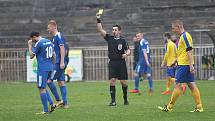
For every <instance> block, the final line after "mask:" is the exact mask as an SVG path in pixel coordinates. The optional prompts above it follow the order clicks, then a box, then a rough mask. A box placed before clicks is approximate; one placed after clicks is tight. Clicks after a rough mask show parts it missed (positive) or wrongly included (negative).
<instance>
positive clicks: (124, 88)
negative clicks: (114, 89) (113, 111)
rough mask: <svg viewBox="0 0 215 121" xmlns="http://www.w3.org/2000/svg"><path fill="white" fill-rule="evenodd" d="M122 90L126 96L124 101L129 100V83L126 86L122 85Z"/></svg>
mask: <svg viewBox="0 0 215 121" xmlns="http://www.w3.org/2000/svg"><path fill="white" fill-rule="evenodd" d="M122 91H123V98H124V101H126V102H127V101H128V96H127V95H128V85H126V86H122Z"/></svg>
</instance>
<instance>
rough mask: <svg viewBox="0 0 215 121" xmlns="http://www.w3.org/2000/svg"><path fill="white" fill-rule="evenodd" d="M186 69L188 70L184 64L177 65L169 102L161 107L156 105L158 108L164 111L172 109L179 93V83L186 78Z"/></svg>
mask: <svg viewBox="0 0 215 121" xmlns="http://www.w3.org/2000/svg"><path fill="white" fill-rule="evenodd" d="M188 71H189V70H187V69H186V68H184V66H178V67H177V72H176V84H175V87H174V90H173V92H172V96H171V99H170V101H169V103H168V104H167V105H166V106H163V107H162V108H159V107H158V108H159V109H161V110H163V111H166V112H171V111H172V109H173V106H174V104H175V102H176V100H177V99H178V97H179V96H180V95H181V83H183V82H184V81H183V80H186V74H187V72H188ZM165 107H166V108H165ZM166 109H167V110H166Z"/></svg>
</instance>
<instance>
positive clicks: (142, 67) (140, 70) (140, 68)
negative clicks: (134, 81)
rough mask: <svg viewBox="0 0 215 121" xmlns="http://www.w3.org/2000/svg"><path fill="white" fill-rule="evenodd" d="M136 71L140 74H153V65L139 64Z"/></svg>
mask: <svg viewBox="0 0 215 121" xmlns="http://www.w3.org/2000/svg"><path fill="white" fill-rule="evenodd" d="M135 72H136V73H138V74H139V75H142V74H151V67H149V66H147V65H140V64H137V66H136V69H135Z"/></svg>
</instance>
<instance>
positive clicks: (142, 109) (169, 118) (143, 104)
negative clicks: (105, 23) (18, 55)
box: [0, 81, 215, 121]
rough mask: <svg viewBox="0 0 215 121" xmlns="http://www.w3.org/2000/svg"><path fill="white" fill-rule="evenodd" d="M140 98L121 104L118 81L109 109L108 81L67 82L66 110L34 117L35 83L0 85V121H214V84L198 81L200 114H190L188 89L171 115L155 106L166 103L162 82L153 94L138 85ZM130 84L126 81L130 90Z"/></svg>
mask: <svg viewBox="0 0 215 121" xmlns="http://www.w3.org/2000/svg"><path fill="white" fill-rule="evenodd" d="M140 84H141V90H142V92H143V95H138V94H129V103H130V104H129V105H128V106H124V105H123V98H122V90H121V86H120V84H119V82H118V83H117V85H116V89H117V97H116V100H117V106H116V107H109V106H107V105H108V103H109V101H110V100H109V98H110V96H109V86H108V85H109V84H108V82H105V81H103V82H70V83H67V90H68V100H69V105H70V108H69V109H57V110H56V111H54V112H53V113H52V114H50V115H35V113H36V112H40V111H42V106H41V102H40V97H39V92H38V89H37V88H36V84H35V83H0V92H1V94H0V121H214V120H215V81H197V85H198V87H199V89H200V92H201V97H202V102H203V106H204V110H205V111H204V112H203V113H189V111H190V110H193V109H194V108H195V103H194V100H193V98H192V96H191V93H190V90H189V89H188V90H187V91H186V93H185V95H182V96H180V97H179V99H178V100H177V102H176V105H175V107H174V110H173V112H171V113H166V112H161V111H160V110H158V109H157V106H163V105H164V104H166V103H167V102H168V101H169V99H170V96H171V95H161V92H162V91H163V90H164V89H165V82H164V81H156V82H154V93H153V95H152V96H148V95H147V90H148V83H147V82H146V81H144V82H141V83H140ZM132 88H133V82H132V81H130V82H129V89H132Z"/></svg>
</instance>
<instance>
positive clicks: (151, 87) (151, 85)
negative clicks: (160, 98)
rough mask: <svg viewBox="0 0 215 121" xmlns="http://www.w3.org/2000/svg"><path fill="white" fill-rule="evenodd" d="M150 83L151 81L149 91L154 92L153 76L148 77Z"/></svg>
mask: <svg viewBox="0 0 215 121" xmlns="http://www.w3.org/2000/svg"><path fill="white" fill-rule="evenodd" d="M147 79H148V81H149V89H150V90H153V81H152V76H149V77H147Z"/></svg>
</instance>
